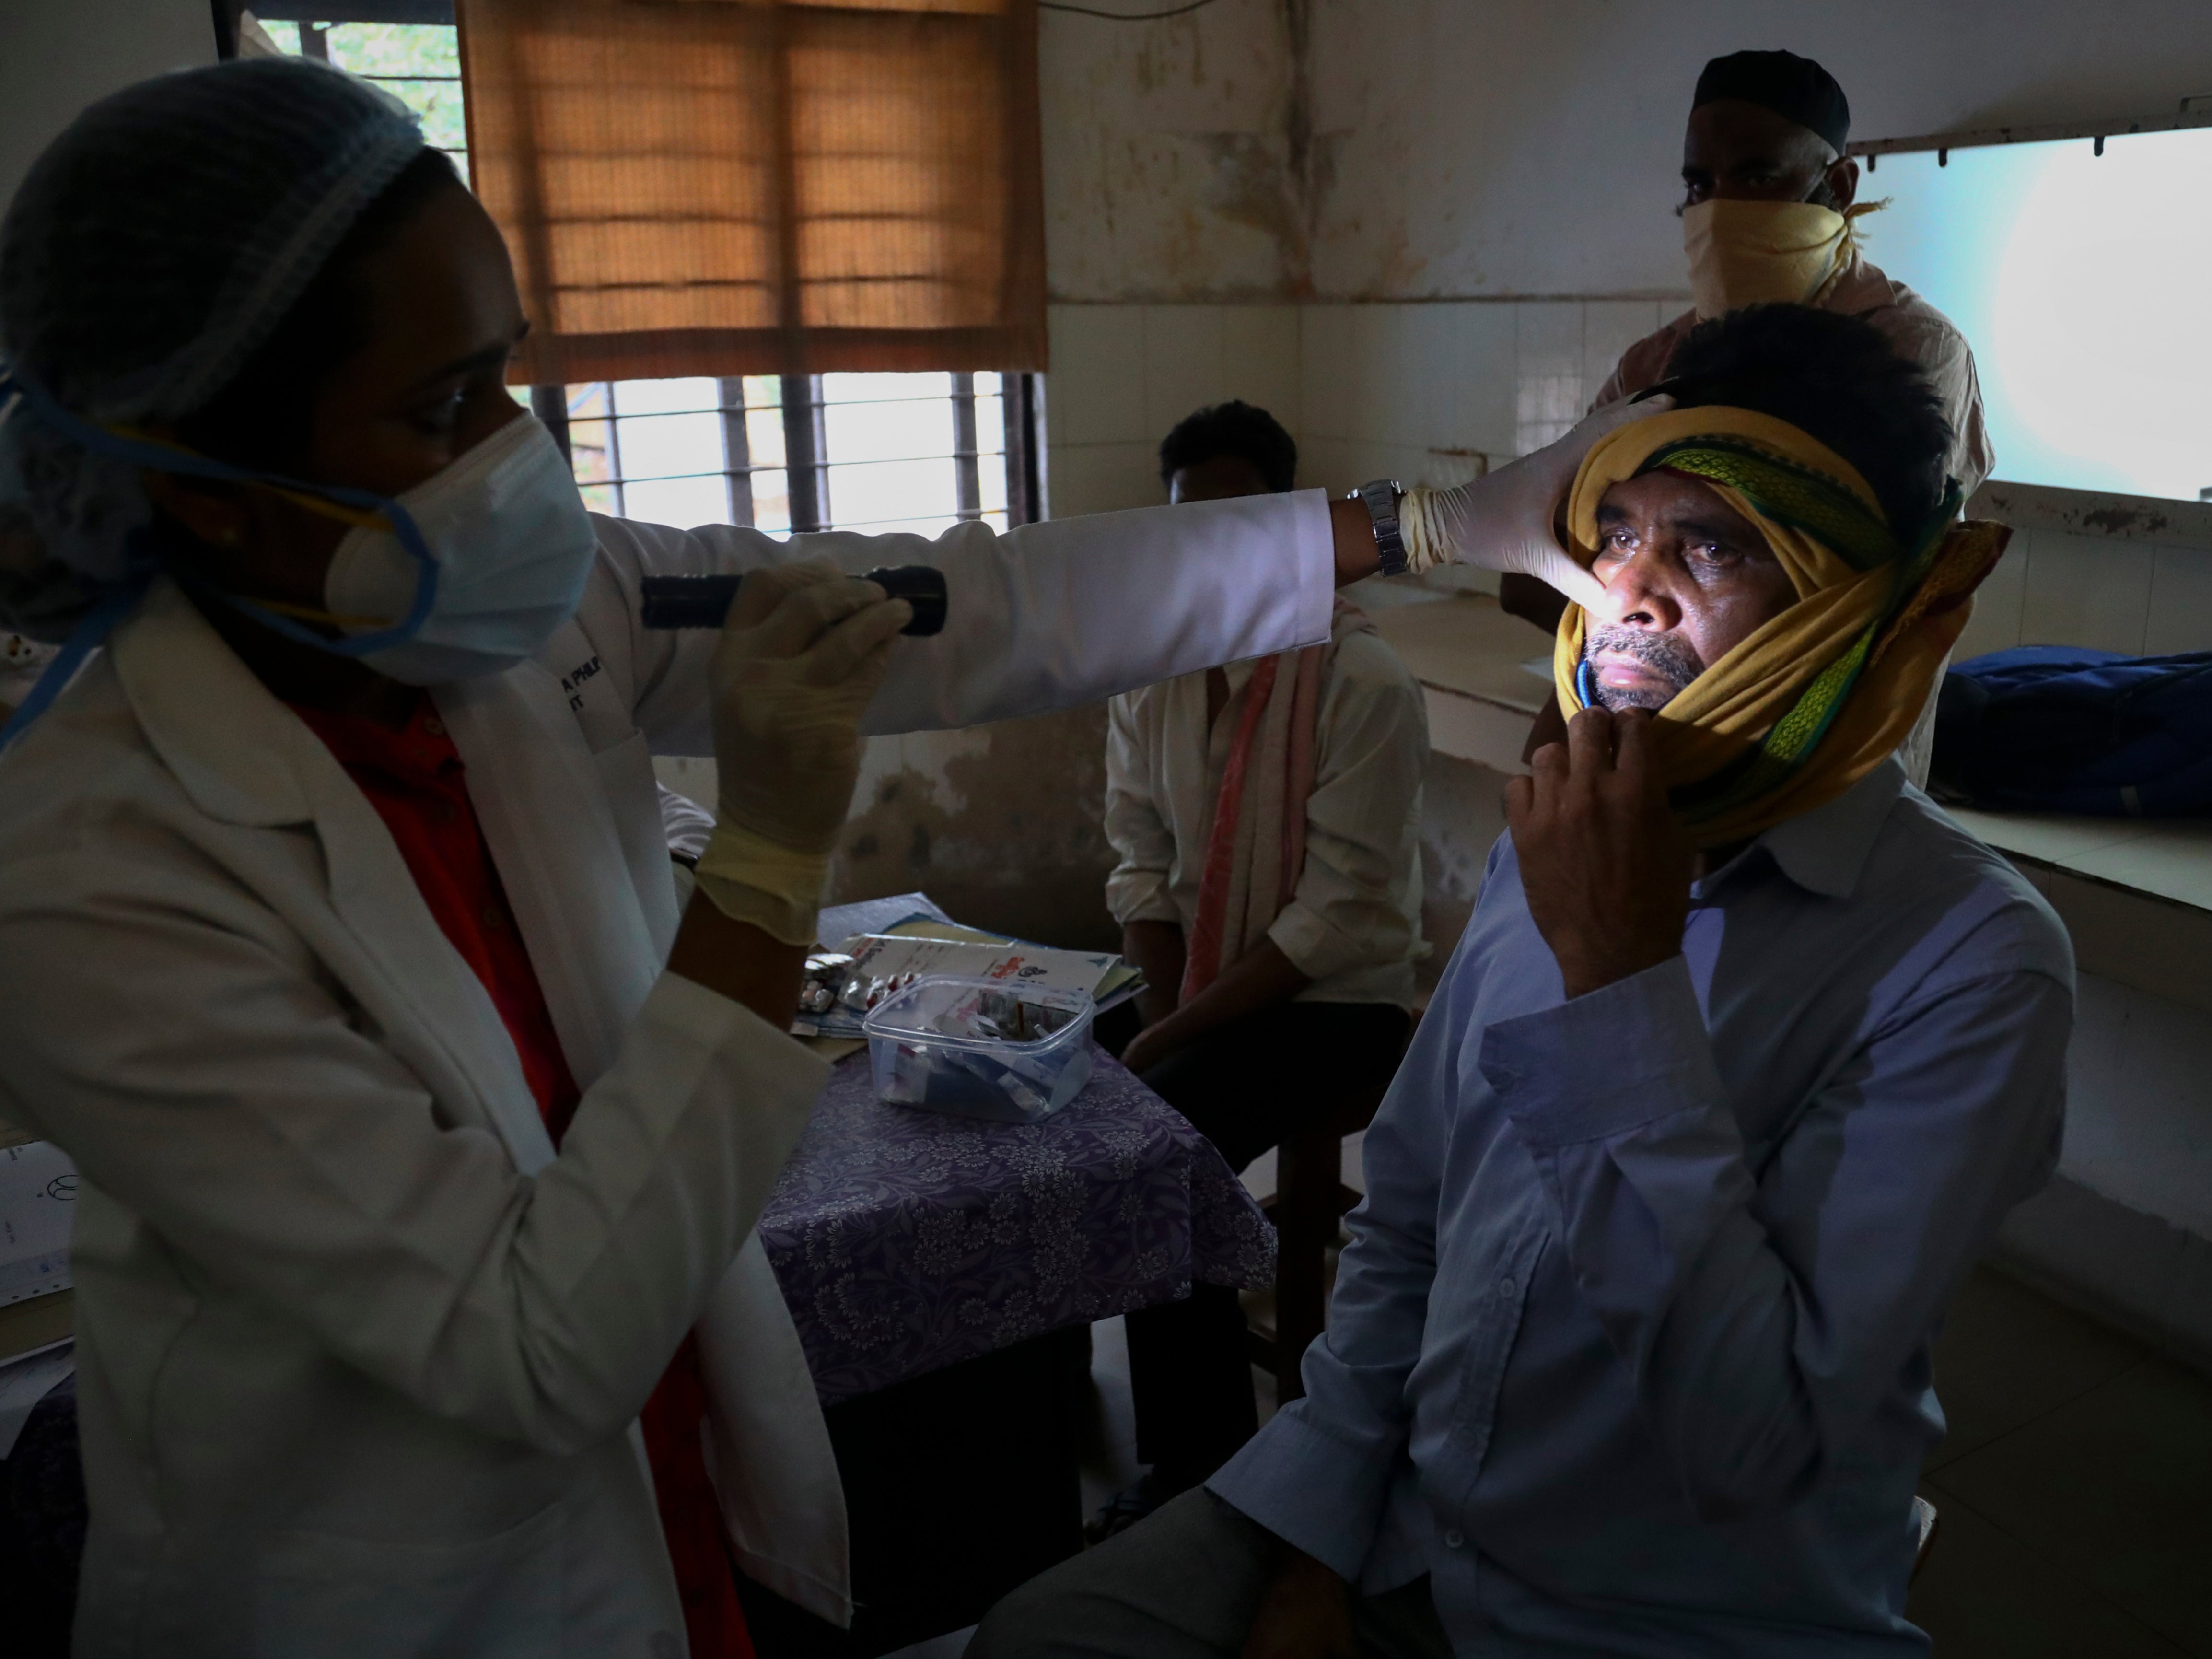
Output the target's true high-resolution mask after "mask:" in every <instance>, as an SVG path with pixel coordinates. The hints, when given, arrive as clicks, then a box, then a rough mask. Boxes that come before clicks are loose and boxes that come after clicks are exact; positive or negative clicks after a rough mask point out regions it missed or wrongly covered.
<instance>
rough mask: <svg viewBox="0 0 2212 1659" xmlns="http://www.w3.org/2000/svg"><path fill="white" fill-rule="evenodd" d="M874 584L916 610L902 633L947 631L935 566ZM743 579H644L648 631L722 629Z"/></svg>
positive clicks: (886, 573)
mask: <svg viewBox="0 0 2212 1659" xmlns="http://www.w3.org/2000/svg"><path fill="white" fill-rule="evenodd" d="M860 580H863V581H870V582H873V583H875V584H876V585H877V586H879V587H881V588H882V589H883V590H884V594H885V596H886V597H888V598H890V599H904V600H905V601H906V602H907V603H908V605H912V606H913V607H914V620H913V621H912V622H910V623H908V624H907V625H906V626H905V627H904V628H902V629H899V632H900V633H902V634H917V635H921V634H937V633H941V632H943V631H944V628H945V573H944V572H943V571H942V570H939V568H937V567H936V566H934V565H928V564H902V565H886V566H884V568H880V569H877V570H871V571H870V572H868V574H866V575H865V576H863V577H862V578H861V579H860ZM743 581H744V577H743V576H741V575H738V576H647V578H646V579H645V580H644V581H643V582H642V583H641V584H640V586H641V588H642V590H643V592H644V596H645V607H644V612H643V617H644V622H645V625H646V626H647V628H720V626H721V625H722V618H723V617H726V616H728V615H729V614H730V604H731V602H732V600H733V599H736V598H737V597H738V585H739V584H740V583H742V582H743Z"/></svg>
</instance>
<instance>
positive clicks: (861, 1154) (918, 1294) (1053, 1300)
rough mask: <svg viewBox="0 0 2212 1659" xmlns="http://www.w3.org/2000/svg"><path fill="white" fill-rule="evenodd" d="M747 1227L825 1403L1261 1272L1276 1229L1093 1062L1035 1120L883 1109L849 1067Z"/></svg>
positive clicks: (1151, 1098)
mask: <svg viewBox="0 0 2212 1659" xmlns="http://www.w3.org/2000/svg"><path fill="white" fill-rule="evenodd" d="M760 1233H761V1240H762V1243H764V1244H765V1245H766V1246H767V1247H768V1255H769V1261H771V1262H772V1263H774V1264H775V1273H776V1278H777V1280H778V1282H780V1283H781V1285H782V1286H783V1294H784V1299H785V1300H786V1301H787V1303H789V1304H790V1306H791V1315H792V1318H793V1321H794V1322H796V1323H797V1325H798V1327H799V1340H800V1341H801V1342H802V1343H804V1344H805V1349H806V1358H807V1363H808V1364H810V1365H811V1367H812V1369H813V1372H814V1386H815V1388H816V1389H817V1392H818V1393H819V1394H820V1395H821V1397H822V1401H823V1404H824V1405H829V1404H834V1403H835V1402H836V1401H840V1400H849V1399H852V1398H853V1397H854V1395H863V1394H867V1393H870V1392H872V1390H874V1389H881V1388H884V1387H886V1386H888V1385H889V1384H890V1383H899V1382H903V1381H904V1380H905V1379H906V1378H908V1377H910V1376H921V1374H922V1373H923V1372H925V1371H932V1370H936V1369H937V1368H938V1367H939V1366H940V1365H950V1364H954V1363H955V1362H956V1361H958V1360H963V1359H972V1358H975V1357H976V1356H977V1355H978V1354H983V1353H987V1352H990V1351H991V1350H993V1349H994V1348H1002V1347H1005V1346H1007V1345H1009V1344H1010V1343H1014V1342H1018V1341H1021V1340H1023V1339H1024V1338H1025V1337H1031V1336H1038V1335H1042V1334H1043V1333H1045V1332H1047V1331H1051V1330H1057V1329H1059V1328H1060V1327H1062V1326H1066V1325H1075V1324H1087V1323H1089V1322H1091V1321H1092V1320H1097V1319H1105V1318H1109V1317H1111V1316H1113V1315H1115V1314H1118V1313H1126V1312H1127V1311H1129V1310H1131V1309H1133V1308H1145V1307H1151V1306H1152V1305H1153V1304H1157V1303H1161V1302H1171V1301H1173V1300H1175V1299H1176V1297H1181V1296H1184V1295H1187V1294H1188V1292H1189V1290H1190V1284H1191V1280H1192V1279H1193V1277H1194V1276H1195V1277H1196V1278H1198V1279H1204V1280H1206V1281H1208V1282H1209V1283H1212V1284H1216V1285H1237V1286H1250V1287H1255V1288H1256V1287H1258V1286H1261V1285H1267V1284H1271V1283H1273V1279H1274V1273H1275V1230H1274V1229H1273V1226H1271V1225H1269V1224H1268V1222H1267V1218H1265V1217H1264V1216H1262V1215H1261V1213H1260V1211H1259V1208H1258V1206H1256V1205H1255V1204H1254V1203H1253V1202H1252V1200H1251V1197H1250V1195H1249V1194H1247V1193H1246V1192H1245V1190H1244V1188H1243V1183H1242V1182H1239V1181H1238V1180H1237V1177H1236V1176H1235V1174H1234V1173H1232V1172H1231V1170H1230V1168H1229V1166H1228V1165H1227V1164H1225V1163H1223V1162H1222V1159H1221V1154H1220V1153H1218V1152H1216V1151H1214V1149H1213V1146H1212V1143H1211V1142H1209V1141H1207V1140H1206V1139H1205V1138H1204V1137H1203V1136H1201V1135H1200V1133H1198V1131H1197V1130H1195V1129H1194V1128H1192V1127H1190V1125H1189V1124H1188V1122H1186V1121H1184V1120H1183V1119H1182V1116H1181V1115H1178V1114H1177V1113H1176V1111H1175V1110H1174V1109H1172V1108H1170V1106H1169V1105H1168V1103H1166V1102H1165V1101H1164V1100H1162V1099H1161V1098H1160V1097H1158V1095H1156V1094H1154V1093H1153V1092H1152V1091H1151V1090H1150V1089H1147V1088H1146V1086H1145V1085H1143V1084H1142V1083H1140V1082H1139V1081H1138V1080H1137V1079H1136V1078H1135V1077H1134V1076H1133V1075H1132V1074H1131V1073H1129V1072H1127V1070H1125V1069H1124V1068H1123V1067H1122V1066H1121V1065H1119V1064H1118V1063H1116V1062H1115V1060H1113V1059H1111V1058H1110V1057H1109V1056H1108V1055H1106V1054H1103V1053H1101V1054H1098V1055H1097V1066H1096V1068H1095V1069H1094V1070H1093V1072H1092V1073H1091V1081H1090V1083H1089V1085H1087V1086H1086V1087H1085V1089H1084V1091H1083V1092H1082V1093H1081V1094H1079V1095H1078V1096H1077V1097H1075V1099H1074V1100H1073V1101H1071V1102H1070V1103H1068V1104H1067V1105H1066V1107H1064V1108H1062V1109H1060V1111H1059V1112H1058V1113H1057V1114H1055V1115H1054V1116H1052V1117H1049V1118H1048V1119H1046V1120H1045V1121H1043V1122H1042V1123H1036V1124H1011V1123H983V1122H978V1121H974V1120H972V1119H969V1118H961V1117H947V1116H944V1115H939V1114H938V1113H934V1112H924V1111H916V1110H915V1109H912V1108H910V1107H905V1106H886V1105H884V1103H882V1102H880V1101H878V1099H877V1098H876V1097H875V1092H874V1088H873V1085H872V1079H871V1078H870V1076H869V1072H868V1058H867V1055H866V1054H855V1055H853V1056H852V1057H851V1058H849V1059H848V1060H845V1061H843V1062H842V1064H840V1065H839V1066H837V1067H836V1070H835V1071H834V1072H833V1073H831V1074H830V1080H829V1087H828V1088H827V1089H825V1090H824V1091H823V1096H822V1101H821V1103H820V1105H818V1106H817V1108H816V1109H815V1113H814V1119H813V1121H812V1122H811V1124H809V1125H808V1127H807V1130H806V1133H805V1136H804V1138H802V1139H800V1141H799V1150H798V1151H797V1152H795V1153H793V1156H792V1159H791V1162H790V1164H788V1165H787V1167H786V1168H785V1170H784V1172H783V1176H782V1179H781V1181H779V1182H777V1183H776V1188H775V1195H774V1196H773V1197H772V1198H770V1199H769V1206H768V1210H767V1212H766V1213H765V1214H763V1216H762V1217H761V1223H760Z"/></svg>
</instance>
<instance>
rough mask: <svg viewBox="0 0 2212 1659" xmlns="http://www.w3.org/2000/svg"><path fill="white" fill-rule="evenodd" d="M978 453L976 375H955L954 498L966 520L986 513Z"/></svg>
mask: <svg viewBox="0 0 2212 1659" xmlns="http://www.w3.org/2000/svg"><path fill="white" fill-rule="evenodd" d="M976 459H977V458H976V454H975V376H974V375H973V374H955V375H954V376H953V377H952V499H953V504H954V507H955V510H956V511H957V512H958V513H959V515H960V518H961V520H962V521H963V523H973V522H974V521H975V520H978V519H980V518H981V517H982V516H983V479H982V475H981V471H980V470H979V469H978V467H977V465H976Z"/></svg>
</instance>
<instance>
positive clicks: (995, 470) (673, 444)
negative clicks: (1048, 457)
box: [253, 0, 1043, 535]
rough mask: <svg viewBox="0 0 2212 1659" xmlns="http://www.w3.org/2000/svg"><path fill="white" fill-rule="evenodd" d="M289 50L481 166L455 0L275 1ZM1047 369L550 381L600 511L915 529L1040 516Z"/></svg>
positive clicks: (802, 526) (271, 32)
mask: <svg viewBox="0 0 2212 1659" xmlns="http://www.w3.org/2000/svg"><path fill="white" fill-rule="evenodd" d="M253 15H255V16H256V17H257V18H258V21H260V22H261V24H262V25H263V27H264V30H265V32H266V33H267V34H268V36H269V38H270V40H272V41H273V42H274V43H275V44H276V46H279V47H280V48H282V49H283V50H285V51H288V52H289V51H293V50H296V51H297V52H299V53H300V54H301V55H302V56H305V57H310V58H319V59H322V60H324V61H325V62H328V63H332V64H337V65H338V66H339V67H340V68H342V69H345V70H350V71H352V72H353V73H355V74H356V75H360V76H364V77H365V78H367V79H369V80H373V81H375V82H378V83H379V84H380V85H381V86H384V87H386V88H388V89H389V90H390V91H391V92H392V93H393V94H395V95H396V96H398V98H399V99H401V100H403V101H404V102H405V103H406V104H407V105H408V106H410V108H412V109H414V110H415V111H416V112H417V113H418V114H420V115H421V116H422V122H423V131H424V134H425V136H426V137H428V139H429V140H430V142H431V143H433V144H435V146H437V147H438V148H439V149H443V150H445V151H446V152H447V154H448V155H452V156H453V159H454V161H455V163H456V165H457V166H459V167H460V168H461V169H462V176H463V177H464V178H466V177H467V176H468V173H467V167H468V161H469V156H468V138H467V129H466V123H465V107H464V101H463V87H462V82H461V71H460V56H459V44H458V40H457V32H456V30H455V29H454V27H453V8H452V5H451V0H289V3H287V0H270V3H269V4H267V5H265V6H262V7H257V8H255V9H254V12H253ZM1041 381H1042V376H1040V375H1036V374H995V373H981V372H979V373H975V374H950V373H930V374H863V373H850V374H814V375H796V376H793V375H774V374H747V375H742V376H737V375H733V376H729V377H726V378H714V377H710V376H695V377H689V378H684V379H675V380H611V381H610V380H596V381H591V382H588V383H585V384H581V385H571V386H533V387H532V388H531V390H530V398H529V401H530V404H531V407H532V410H534V411H535V412H536V414H537V415H538V417H539V418H540V419H541V420H543V421H544V422H545V423H546V424H547V425H548V426H549V427H550V428H552V429H553V433H554V435H555V436H556V438H557V439H558V440H559V441H560V442H561V443H562V447H563V448H564V449H565V450H567V452H568V456H569V459H570V461H571V463H572V465H574V469H575V474H576V482H577V483H578V484H579V485H580V487H581V488H582V489H583V493H584V500H585V501H586V504H587V505H588V506H590V507H592V510H594V511H595V512H600V513H611V514H613V515H615V516H617V517H623V518H634V519H645V520H652V521H653V522H655V523H660V524H672V525H679V526H693V525H702V524H738V525H751V526H756V527H757V528H759V529H761V530H764V531H767V532H770V533H771V534H777V535H781V534H787V533H788V532H792V531H793V530H801V531H805V530H830V529H836V530H862V531H871V532H888V531H895V530H907V531H916V532H921V533H923V534H927V535H935V534H938V533H940V532H943V531H945V529H947V528H949V527H951V526H953V525H955V524H958V523H961V522H963V521H965V520H981V522H983V523H985V524H987V525H990V526H993V527H994V529H999V530H1005V529H1006V528H1008V527H1009V526H1012V525H1017V524H1025V523H1028V522H1030V521H1031V520H1035V519H1037V518H1041V517H1042V516H1043V514H1042V488H1041V481H1040V479H1039V477H1038V472H1037V466H1036V456H1037V444H1036V437H1037V408H1038V402H1039V398H1040V392H1041Z"/></svg>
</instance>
